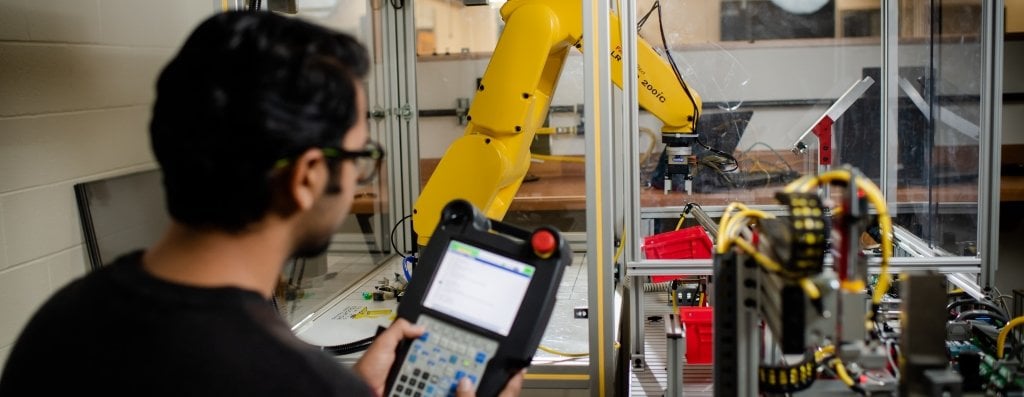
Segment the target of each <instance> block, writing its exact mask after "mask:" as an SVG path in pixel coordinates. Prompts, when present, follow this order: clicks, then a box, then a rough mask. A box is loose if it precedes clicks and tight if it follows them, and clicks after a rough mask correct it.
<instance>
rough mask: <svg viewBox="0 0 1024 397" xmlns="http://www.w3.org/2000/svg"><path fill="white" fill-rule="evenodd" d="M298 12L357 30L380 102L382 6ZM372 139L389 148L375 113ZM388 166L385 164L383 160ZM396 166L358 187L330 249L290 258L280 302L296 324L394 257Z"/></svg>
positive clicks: (322, 5)
mask: <svg viewBox="0 0 1024 397" xmlns="http://www.w3.org/2000/svg"><path fill="white" fill-rule="evenodd" d="M296 8H297V14H296V17H298V18H304V19H306V20H309V21H312V22H314V23H318V24H321V25H323V26H326V27H329V28H331V29H334V30H338V31H341V32H345V33H348V34H351V35H353V36H355V37H356V38H357V39H358V40H359V41H360V42H361V43H363V44H364V45H365V46H366V47H367V48H368V49H369V52H370V57H371V62H372V66H371V69H370V75H369V76H368V77H367V79H366V81H365V85H364V88H365V92H366V95H367V104H368V107H369V110H371V111H372V110H374V109H375V108H379V107H380V103H381V99H380V98H381V96H382V95H383V90H384V89H383V81H382V76H381V75H382V73H381V71H380V70H381V68H382V65H381V63H382V61H381V54H380V51H379V50H378V49H379V48H380V46H381V43H380V40H381V37H382V35H381V33H380V31H381V28H380V24H379V21H378V20H379V18H378V17H376V16H375V13H376V12H377V11H373V10H371V9H370V2H367V1H361V0H296ZM369 127H370V139H371V140H374V141H376V142H379V143H380V144H381V146H382V147H384V148H388V147H389V142H387V139H386V138H387V134H385V133H384V130H383V127H382V124H380V123H378V122H376V121H374V119H370V123H369ZM382 167H383V165H382ZM389 171H390V170H388V169H387V168H386V167H384V168H382V169H381V170H380V171H379V173H378V174H377V178H376V179H375V180H374V181H373V182H371V183H370V184H368V185H366V186H361V187H359V191H358V192H356V195H355V202H354V204H353V207H352V213H351V214H350V215H349V217H348V219H347V220H346V221H345V222H344V224H343V225H342V226H341V228H340V229H339V230H338V232H337V233H336V234H335V235H334V236H333V238H332V239H331V244H330V247H329V248H328V251H327V253H326V254H324V255H321V256H319V257H316V258H311V259H297V260H293V261H291V262H290V263H288V264H287V265H286V266H285V268H284V271H283V273H282V282H281V285H280V286H279V288H278V290H279V292H278V296H277V303H278V308H279V309H280V310H281V312H282V313H283V314H284V315H285V318H286V319H287V320H288V321H289V322H290V323H291V324H293V325H294V324H297V323H299V322H300V321H302V320H303V319H305V318H306V317H307V316H309V315H311V314H312V313H314V312H315V311H316V310H318V309H320V308H321V307H323V306H324V305H325V304H327V303H328V302H330V301H331V300H332V299H333V298H335V297H337V296H338V295H339V294H341V293H342V292H344V291H345V290H347V289H349V288H350V287H352V286H353V285H355V284H356V283H357V282H358V281H359V280H361V279H362V278H363V277H364V276H366V275H367V274H369V273H370V272H372V271H374V270H375V269H377V266H378V265H379V264H380V263H381V262H382V261H383V260H385V259H386V258H387V257H388V254H390V252H391V248H390V246H389V245H388V242H389V241H390V240H389V239H388V235H387V233H388V232H389V231H390V227H391V225H392V224H393V223H394V221H393V220H391V218H390V214H389V213H388V206H387V198H388V183H387V182H388V179H389V177H390V176H391V175H390V172H389Z"/></svg>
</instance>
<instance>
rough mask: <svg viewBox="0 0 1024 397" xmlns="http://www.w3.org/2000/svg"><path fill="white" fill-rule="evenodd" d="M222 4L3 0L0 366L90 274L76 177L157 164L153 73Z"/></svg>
mask: <svg viewBox="0 0 1024 397" xmlns="http://www.w3.org/2000/svg"><path fill="white" fill-rule="evenodd" d="M217 7H219V2H215V1H211V0H176V1H159V0H0V367H3V365H4V362H5V361H6V359H7V356H8V354H9V353H10V349H11V345H12V344H13V343H14V340H15V338H16V337H17V335H18V333H20V332H21V329H22V328H23V327H24V325H25V323H26V321H27V320H28V318H29V316H31V314H32V313H33V312H34V311H35V310H36V309H37V308H38V307H39V305H40V304H41V303H42V302H43V301H44V300H45V299H46V298H47V297H49V296H50V294H52V293H53V291H55V290H56V289H58V288H60V287H61V286H63V285H64V284H66V283H67V282H68V281H70V280H72V279H73V278H76V277H78V276H80V275H82V274H84V273H85V271H86V260H85V249H84V246H83V243H82V232H81V227H80V225H79V221H78V209H77V207H76V204H75V198H74V192H73V186H74V184H75V183H79V182H84V181H89V180H94V179H100V178H105V177H109V176H114V175H119V174H125V173H130V172H133V171H138V170H142V169H148V168H152V167H155V163H154V161H153V157H152V154H151V153H150V149H149V138H148V132H147V131H148V130H147V126H148V121H149V114H150V106H151V103H152V100H153V89H154V85H155V81H156V77H157V74H158V73H159V71H160V69H161V68H162V67H163V65H164V63H165V62H167V60H168V59H170V57H171V56H172V55H173V54H174V52H175V51H176V50H177V48H178V47H179V46H180V45H181V43H182V42H183V41H184V39H185V37H186V36H187V35H188V33H189V32H190V31H191V30H192V28H194V27H195V25H197V24H198V23H199V22H200V21H201V20H202V19H203V18H205V17H206V16H208V15H210V14H212V13H213V12H214V11H215V10H216V9H217ZM73 326H74V325H73V324H69V327H73Z"/></svg>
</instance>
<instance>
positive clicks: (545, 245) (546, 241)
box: [530, 229, 557, 259]
mask: <svg viewBox="0 0 1024 397" xmlns="http://www.w3.org/2000/svg"><path fill="white" fill-rule="evenodd" d="M556 243H557V241H556V239H555V235H554V234H553V233H551V231H550V230H546V229H540V230H538V231H536V232H533V237H531V238H530V245H532V246H533V253H535V254H537V256H539V257H541V259H547V258H550V257H551V254H553V253H555V247H556Z"/></svg>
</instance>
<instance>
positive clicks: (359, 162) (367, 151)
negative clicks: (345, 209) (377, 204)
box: [274, 141, 384, 185]
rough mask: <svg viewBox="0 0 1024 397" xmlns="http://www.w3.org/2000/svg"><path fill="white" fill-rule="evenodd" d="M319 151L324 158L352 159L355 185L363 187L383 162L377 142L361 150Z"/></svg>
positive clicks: (285, 161) (284, 161)
mask: <svg viewBox="0 0 1024 397" xmlns="http://www.w3.org/2000/svg"><path fill="white" fill-rule="evenodd" d="M320 151H322V152H323V153H324V157H327V158H332V159H338V160H348V159H352V160H353V164H354V165H355V168H356V183H358V184H360V185H365V184H367V183H369V182H371V181H373V178H374V177H376V176H377V172H378V170H380V163H381V162H382V161H383V160H384V149H381V148H380V145H379V144H377V142H373V141H370V142H367V143H366V147H365V148H364V149H363V150H356V151H351V150H346V149H345V148H342V147H339V146H333V147H332V146H328V147H322V148H320ZM291 162H292V160H291V159H280V160H277V162H275V163H274V168H275V169H277V168H283V167H287V166H288V165H289V164H291Z"/></svg>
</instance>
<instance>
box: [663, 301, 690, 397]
mask: <svg viewBox="0 0 1024 397" xmlns="http://www.w3.org/2000/svg"><path fill="white" fill-rule="evenodd" d="M678 315H679V314H678V313H673V314H669V315H668V317H666V319H665V338H666V339H667V340H666V342H667V343H668V356H667V357H665V359H666V360H668V379H667V382H668V388H667V389H666V391H665V397H680V396H682V395H683V355H684V354H686V345H685V344H684V343H683V342H684V341H685V340H686V338H684V337H683V335H684V334H683V327H682V326H681V324H679V317H678Z"/></svg>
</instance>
